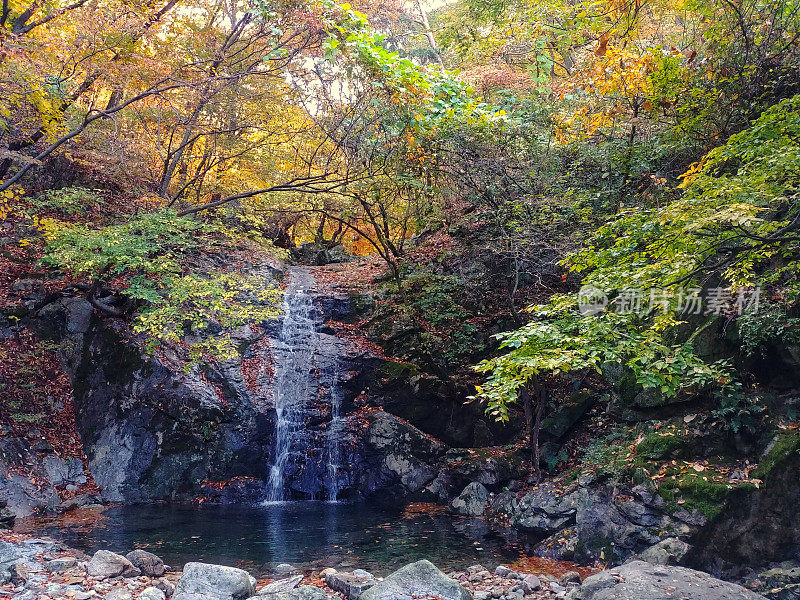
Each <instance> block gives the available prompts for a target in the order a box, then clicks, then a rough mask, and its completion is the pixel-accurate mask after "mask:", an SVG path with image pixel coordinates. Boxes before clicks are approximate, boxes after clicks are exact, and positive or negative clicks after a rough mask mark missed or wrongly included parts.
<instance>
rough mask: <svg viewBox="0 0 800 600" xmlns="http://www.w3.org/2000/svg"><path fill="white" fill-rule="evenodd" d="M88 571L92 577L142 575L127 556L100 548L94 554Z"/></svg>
mask: <svg viewBox="0 0 800 600" xmlns="http://www.w3.org/2000/svg"><path fill="white" fill-rule="evenodd" d="M86 571H87V573H88V574H89V576H91V577H95V578H97V579H107V578H109V577H119V576H122V577H137V576H138V575H141V572H140V571H139V569H137V568H136V567H134V566H133V565H132V564H131V561H129V560H128V559H127V558H125V557H124V556H122V555H120V554H116V553H114V552H109V551H108V550H98V551H97V552H95V553H94V556H92V559H91V560H90V561H89V564H88V565H87V567H86Z"/></svg>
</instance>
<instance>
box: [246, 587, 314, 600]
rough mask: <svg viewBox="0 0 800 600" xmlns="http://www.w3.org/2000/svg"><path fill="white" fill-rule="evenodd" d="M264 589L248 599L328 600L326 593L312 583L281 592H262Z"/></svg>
mask: <svg viewBox="0 0 800 600" xmlns="http://www.w3.org/2000/svg"><path fill="white" fill-rule="evenodd" d="M263 591H264V590H261V592H259V593H258V595H257V596H253V597H252V598H250V599H249V600H328V594H326V593H325V592H324V591H323V590H321V589H319V588H318V587H314V586H312V585H301V586H300V587H296V588H294V589H293V590H285V591H283V592H275V593H267V594H264V593H263Z"/></svg>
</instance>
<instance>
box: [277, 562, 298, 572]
mask: <svg viewBox="0 0 800 600" xmlns="http://www.w3.org/2000/svg"><path fill="white" fill-rule="evenodd" d="M295 571H297V569H296V568H295V567H294V566H292V565H290V564H288V563H281V564H279V565H278V566H277V567H275V568H274V569H273V570H272V572H273V573H275V575H288V574H289V573H294V572H295Z"/></svg>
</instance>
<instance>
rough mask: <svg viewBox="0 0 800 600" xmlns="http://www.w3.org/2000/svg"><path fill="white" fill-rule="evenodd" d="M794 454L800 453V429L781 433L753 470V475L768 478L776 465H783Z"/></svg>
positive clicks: (757, 477)
mask: <svg viewBox="0 0 800 600" xmlns="http://www.w3.org/2000/svg"><path fill="white" fill-rule="evenodd" d="M793 454H795V455H796V454H800V431H786V432H784V433H781V434H780V435H779V436H778V437H777V438H776V440H775V443H774V444H772V448H770V449H769V452H767V455H766V456H765V457H764V458H763V459H762V460H761V463H760V464H759V465H758V467H757V468H756V469H755V471H753V477H755V478H756V479H763V480H766V479H767V478H769V476H770V474H772V472H773V471H774V470H775V468H776V467H779V466H781V465H782V464H783V463H785V462H786V461H787V460H789V458H791V457H792V455H793Z"/></svg>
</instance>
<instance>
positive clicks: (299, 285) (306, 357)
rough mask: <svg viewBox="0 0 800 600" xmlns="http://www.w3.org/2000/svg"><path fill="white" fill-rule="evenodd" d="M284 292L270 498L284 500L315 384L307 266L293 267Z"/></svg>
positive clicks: (310, 280) (314, 335) (313, 326)
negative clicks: (306, 410) (303, 268)
mask: <svg viewBox="0 0 800 600" xmlns="http://www.w3.org/2000/svg"><path fill="white" fill-rule="evenodd" d="M289 277H290V279H289V285H288V287H287V288H286V291H285V293H284V296H283V324H282V327H281V332H280V336H279V342H280V344H281V346H282V347H281V348H279V349H276V350H278V351H276V353H275V354H276V363H277V364H276V368H275V384H274V387H273V390H274V391H273V395H274V399H275V413H276V415H275V459H274V463H273V465H272V468H271V469H270V473H269V481H268V492H267V500H268V501H270V502H280V501H282V500H284V482H285V479H286V467H287V465H288V464H289V462H290V459H291V456H292V454H293V453H299V452H303V451H304V450H305V448H304V441H305V440H304V438H305V435H303V434H304V429H305V426H304V423H303V416H304V408H305V403H306V400H307V399H308V398H309V395H310V391H311V388H312V384H313V382H312V376H311V366H312V362H313V358H314V353H315V352H316V346H317V343H318V335H317V331H316V329H317V327H316V322H315V321H314V318H313V309H314V307H313V303H312V297H311V296H310V295H309V293H308V292H309V290H310V289H312V288H313V286H314V283H315V282H314V277H313V276H312V275H311V274H310V273H309V272H308V271H305V270H301V269H291V270H290V271H289Z"/></svg>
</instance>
